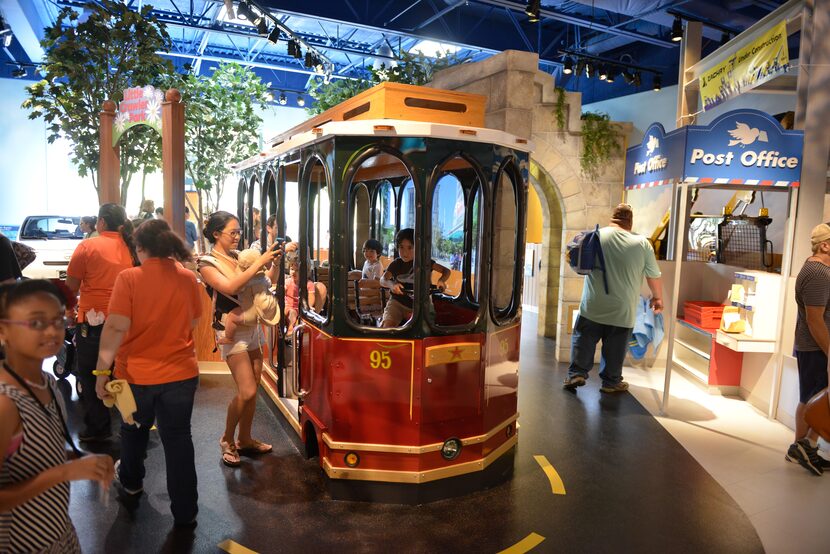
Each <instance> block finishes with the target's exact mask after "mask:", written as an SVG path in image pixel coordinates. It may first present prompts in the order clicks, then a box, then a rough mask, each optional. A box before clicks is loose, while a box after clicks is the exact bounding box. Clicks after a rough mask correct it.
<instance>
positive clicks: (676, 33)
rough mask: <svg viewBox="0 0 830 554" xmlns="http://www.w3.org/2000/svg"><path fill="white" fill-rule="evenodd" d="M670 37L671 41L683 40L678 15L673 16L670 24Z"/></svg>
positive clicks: (681, 24)
mask: <svg viewBox="0 0 830 554" xmlns="http://www.w3.org/2000/svg"><path fill="white" fill-rule="evenodd" d="M671 39H672V42H680V41H681V40H683V21H682V20H681V19H680V16H679V15H676V16H674V23H672V24H671Z"/></svg>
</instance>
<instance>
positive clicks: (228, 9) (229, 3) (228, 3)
mask: <svg viewBox="0 0 830 554" xmlns="http://www.w3.org/2000/svg"><path fill="white" fill-rule="evenodd" d="M225 13H226V14H227V16H228V19H236V16H235V15H234V13H233V0H225Z"/></svg>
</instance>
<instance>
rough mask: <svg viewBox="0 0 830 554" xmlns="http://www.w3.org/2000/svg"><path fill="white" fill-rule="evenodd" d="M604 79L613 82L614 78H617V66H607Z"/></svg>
mask: <svg viewBox="0 0 830 554" xmlns="http://www.w3.org/2000/svg"><path fill="white" fill-rule="evenodd" d="M606 73H607V74H606V76H605V80H606V81H608V82H609V83H613V82H614V79H616V78H617V68H616V67H609V68H608V71H607V72H606Z"/></svg>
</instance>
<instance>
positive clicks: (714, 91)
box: [700, 21, 790, 110]
mask: <svg viewBox="0 0 830 554" xmlns="http://www.w3.org/2000/svg"><path fill="white" fill-rule="evenodd" d="M789 64H790V55H789V52H788V51H787V22H786V21H782V22H781V23H779V24H778V25H776V26H775V27H774V28H772V29H770V30H769V31H768V32H767V33H765V34H764V35H763V36H762V37H759V38H758V40H756V41H755V42H753V43H752V44H749V45H747V46H746V47H744V48H741V49H740V50H738V51H737V52H736V53H735V55H734V56H732V57H731V58H729V59H727V60H724V61H723V62H721V63H720V64H718V65H717V66H715V67H713V68H712V69H710V70H709V71H707V72H706V73H704V74H703V75H701V76H700V98H701V100H702V102H703V109H704V110H709V109H712V108H714V107H715V106H717V105H718V104H720V103H722V102H724V101H726V100H728V99H730V98H732V97H734V96H738V95H739V94H741V93H742V92H745V91H747V90H750V89H753V88H755V87H757V86H758V85H760V84H761V83H764V82H766V81H768V80H770V79H772V78H773V77H774V76H775V75H777V74H779V73H782V72H784V71H786V70H787V67H788V66H789Z"/></svg>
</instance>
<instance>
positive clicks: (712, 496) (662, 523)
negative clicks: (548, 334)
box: [67, 314, 826, 553]
mask: <svg viewBox="0 0 830 554" xmlns="http://www.w3.org/2000/svg"><path fill="white" fill-rule="evenodd" d="M524 325H525V331H524V333H523V340H522V361H521V370H520V392H519V410H520V413H521V417H520V424H521V428H520V432H519V446H518V449H517V452H516V464H515V474H514V477H513V479H512V480H511V481H509V482H507V483H504V484H502V485H500V486H498V487H496V488H493V489H491V490H486V491H481V492H478V493H474V494H471V495H468V496H464V497H461V498H455V499H450V500H443V501H439V502H434V503H431V504H426V505H422V506H401V505H388V504H368V503H358V502H343V501H333V500H331V499H330V498H329V496H328V494H327V492H326V485H325V481H324V477H323V475H322V473H321V471H320V469H319V466H318V465H317V460H305V459H304V458H303V457H302V456H301V454H300V453H299V452H298V451H297V449H296V448H295V446H294V443H293V442H292V441H291V440H290V439H289V437H288V436H287V435H286V434H285V432H284V431H283V427H282V426H281V425H280V424H279V422H278V421H277V420H276V416H275V415H273V413H272V412H271V411H270V410H269V409H268V407H267V405H266V402H268V400H266V399H263V398H260V399H259V405H258V408H257V416H256V419H255V425H254V431H255V435H256V436H257V437H258V438H261V439H263V440H267V441H269V442H273V443H274V445H275V449H274V452H273V453H272V454H269V455H266V456H262V457H260V458H258V459H246V460H245V461H244V463H243V466H242V467H241V468H238V469H231V468H227V467H225V466H223V465H222V463H221V461H220V456H219V447H218V445H217V440H218V438H219V435H220V432H221V428H222V425H223V420H224V409H225V406H226V404H227V401H228V400H229V398H230V397H231V396H232V394H233V383H232V381H231V378H230V376H226V375H209V376H203V378H202V382H201V387H200V390H199V392H198V393H197V397H196V407H195V410H194V414H193V437H194V443H195V447H196V456H197V471H198V476H199V494H200V499H199V501H200V513H199V524H198V526H197V527H196V528H195V529H194V530H192V531H178V530H173V528H172V517H171V515H170V512H169V501H168V497H167V493H166V488H165V487H166V485H165V474H164V461H163V452H162V449H161V445H160V442H159V441H158V438H157V437H153V438H152V439H151V446H150V452H149V455H148V458H147V479H146V480H145V483H144V488H145V494H144V495H143V496H142V497H141V499H140V501H139V505H138V507H137V509H132V508H134V507H132V506H131V507H129V509H128V507H126V506H125V505H124V504H122V503H120V502H118V501H117V500H116V498H115V495H114V494H113V496H112V498H111V499H110V501H109V503H108V505H104V504H102V503H101V501H100V500H99V494H98V491H97V488H96V487H93V486H92V485H90V484H89V483H84V482H80V483H74V484H73V486H72V503H71V507H70V514H71V516H72V519H73V521H74V523H75V526H76V528H77V530H78V534H79V537H80V539H81V544H82V545H83V548H84V551H85V552H119V553H120V552H136V553H138V552H142V553H144V552H221V551H222V550H221V549H220V545H222V546H223V547H224V548H225V549H226V550H230V551H234V548H237V545H242V546H244V547H246V548H248V549H250V550H253V551H256V552H305V553H312V552H386V551H398V552H485V553H490V552H492V553H495V552H500V551H502V550H504V549H507V548H510V547H511V546H515V549H514V550H513V551H512V552H525V551H528V550H531V551H532V552H673V553H674V552H707V553H708V552H729V553H737V552H763V550H764V548H763V546H762V543H761V541H760V539H759V536H758V534H757V533H756V531H755V528H754V527H753V525H752V523H751V521H750V520H749V518H748V517H747V515H745V513H744V511H743V510H742V509H741V508H740V507H739V505H738V504H737V503H736V502H735V501H734V500H733V499H732V497H730V495H729V494H727V492H726V491H725V490H724V488H723V487H722V486H721V485H720V484H718V482H717V481H716V480H715V479H714V478H713V477H712V476H711V475H710V474H709V473H708V472H707V471H706V470H705V469H704V468H703V467H702V466H701V465H700V463H699V462H698V461H696V459H695V458H694V457H693V456H692V455H691V454H690V453H689V452H688V451H687V450H686V449H684V448H683V446H682V445H681V444H680V443H679V442H678V440H677V439H675V438H674V437H673V436H672V434H671V433H670V432H669V431H667V429H666V428H664V426H663V425H661V423H660V422H658V421H657V420H656V419H655V418H654V417H652V415H650V414H649V412H648V411H647V410H646V409H645V408H644V407H643V406H642V405H641V404H640V403H639V402H638V401H637V400H636V399H635V397H634V396H632V395H631V394H628V393H624V394H618V395H604V394H601V393H600V392H599V390H598V386H599V383H598V379H596V378H595V379H591V380H589V382H588V385H587V386H585V387H582V388H581V389H579V391H578V392H577V393H575V394H574V393H568V392H565V391H563V390H562V389H561V388H560V383H561V380H562V378H563V376H564V373H565V368H564V367H562V366H559V367H557V366H556V365H555V362H553V359H554V343H553V342H552V341H550V340H547V339H542V338H538V337H537V336H536V335H535V317H533V315H532V314H528V316H527V317H526V318H525V324H524ZM68 388H69V387H67V389H68ZM73 421H76V417H73ZM102 448H103V450H104V451H108V448H111V449H112V454H114V455H117V443H116V444H113V445H111V446H110V447H106V446H103V445H102ZM536 456H544V457H545V459H547V460H548V461H549V462H550V464H551V465H552V466H553V467H554V468H555V470H556V472H557V473H558V474H559V476H560V477H561V479H562V483H563V484H564V487H565V492H566V494H564V495H562V494H554V493H553V492H552V488H551V483H550V481H549V480H548V478H547V476H546V474H545V472H544V471H543V470H542V467H541V465H540V463H539V462H538V461H537V458H535V457H536ZM782 463H783V462H782ZM825 478H826V477H825ZM227 541H233V544H231V543H228V542H227ZM797 550H798V549H794V550H793V551H797ZM242 551H243V550H236V552H242Z"/></svg>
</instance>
